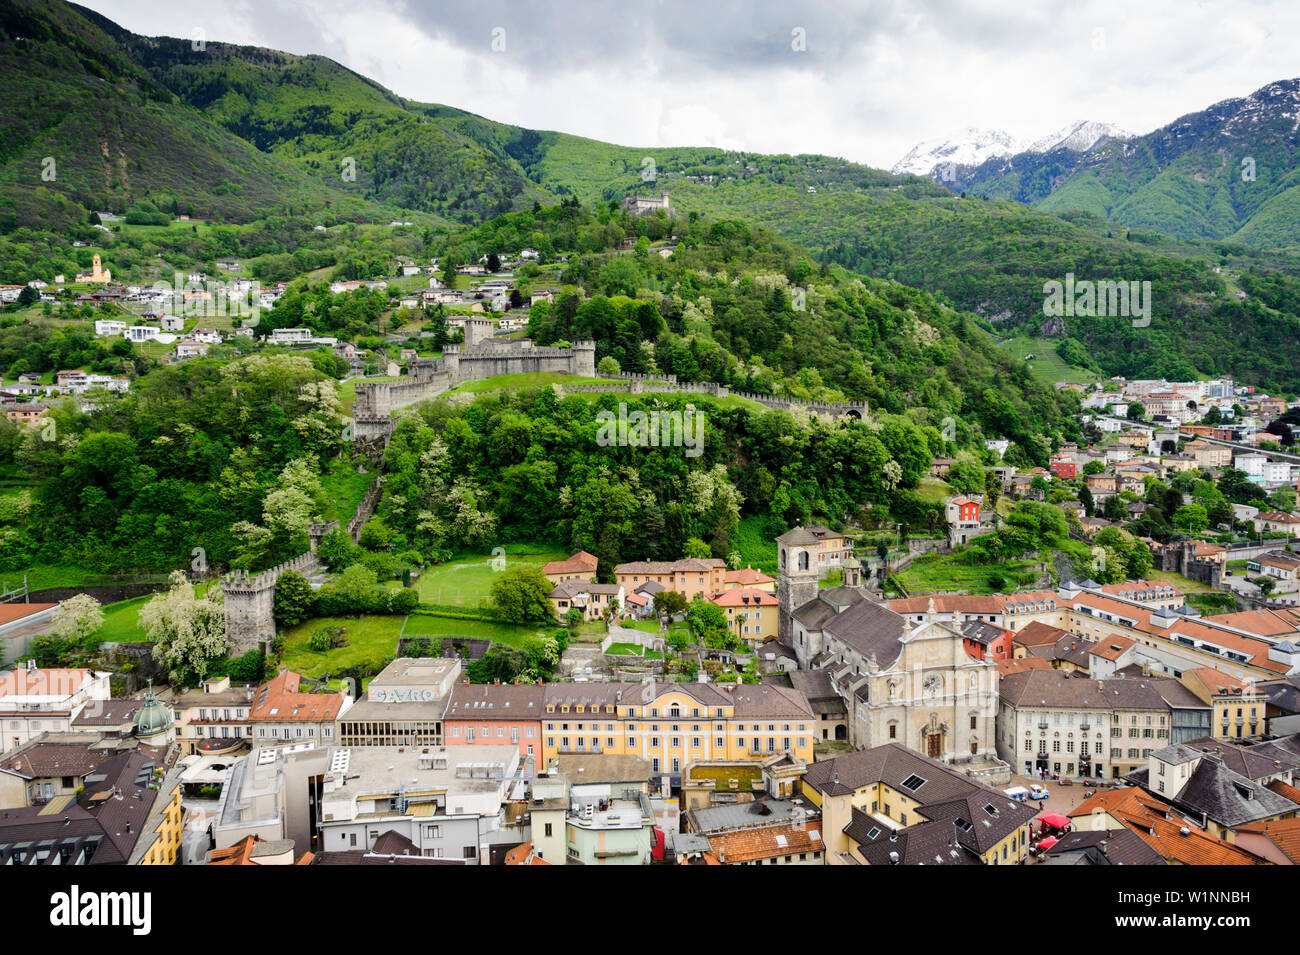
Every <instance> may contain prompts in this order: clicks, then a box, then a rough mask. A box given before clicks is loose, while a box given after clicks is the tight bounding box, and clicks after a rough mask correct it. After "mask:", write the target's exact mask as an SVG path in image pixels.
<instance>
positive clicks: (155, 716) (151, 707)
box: [135, 687, 172, 737]
mask: <svg viewBox="0 0 1300 955" xmlns="http://www.w3.org/2000/svg"><path fill="white" fill-rule="evenodd" d="M171 728H172V713H171V710H169V709H167V707H165V706H163V704H162V703H160V702H159V701H158V697H156V696H154V695H153V688H152V687H150V689H149V695H148V696H146V697H145V700H144V705H143V706H141V707H140V712H139V713H137V714H136V717H135V735H136V736H140V737H146V736H157V735H158V734H159V733H165V732H167V731H168V730H169V729H171Z"/></svg>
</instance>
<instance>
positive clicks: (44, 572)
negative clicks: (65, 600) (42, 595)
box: [0, 564, 97, 590]
mask: <svg viewBox="0 0 1300 955" xmlns="http://www.w3.org/2000/svg"><path fill="white" fill-rule="evenodd" d="M96 573H97V571H94V570H91V569H90V568H88V567H78V566H76V565H75V564H34V565H33V566H31V567H28V568H27V569H25V570H6V571H0V587H2V588H13V587H21V586H22V585H23V575H24V574H26V575H27V589H28V590H46V589H48V588H50V587H79V586H81V583H82V581H83V579H84V578H85V577H87V576H94V575H95V574H96Z"/></svg>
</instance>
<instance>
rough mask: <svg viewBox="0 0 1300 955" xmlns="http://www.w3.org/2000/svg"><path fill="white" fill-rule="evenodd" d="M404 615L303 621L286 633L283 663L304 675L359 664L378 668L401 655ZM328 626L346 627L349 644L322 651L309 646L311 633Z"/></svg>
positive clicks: (317, 673)
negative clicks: (399, 639) (311, 648)
mask: <svg viewBox="0 0 1300 955" xmlns="http://www.w3.org/2000/svg"><path fill="white" fill-rule="evenodd" d="M403 619H404V618H403V617H389V616H384V617H379V616H374V617H319V618H317V619H315V620H308V621H306V622H305V623H301V624H299V625H298V626H296V627H294V628H293V629H292V630H289V631H287V632H286V633H285V641H284V653H283V654H282V655H281V657H280V662H281V663H282V664H284V665H285V666H287V667H288V668H289V669H290V670H293V671H294V672H296V673H300V674H302V675H303V676H310V677H318V676H320V675H321V674H322V673H326V672H329V673H338V672H339V671H340V670H345V669H347V668H348V667H351V666H355V665H357V664H369V665H371V666H373V667H376V668H378V667H379V666H381V665H382V664H383V662H384V660H385V659H387V658H388V657H391V656H395V655H396V654H397V635H398V634H399V633H401V630H402V621H403ZM324 627H344V628H345V629H346V632H345V633H344V634H343V637H344V639H345V640H347V641H348V645H347V646H346V647H337V648H335V649H333V650H327V651H326V652H324V653H318V652H316V651H313V650H308V649H307V642H308V641H309V640H310V639H311V635H312V634H313V633H315V632H316V631H317V630H320V629H323V628H324Z"/></svg>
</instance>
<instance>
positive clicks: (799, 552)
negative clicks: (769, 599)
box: [776, 527, 820, 646]
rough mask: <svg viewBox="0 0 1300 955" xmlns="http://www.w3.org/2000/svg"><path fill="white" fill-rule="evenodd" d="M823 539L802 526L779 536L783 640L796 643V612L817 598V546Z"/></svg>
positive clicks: (779, 627) (778, 592) (780, 633)
mask: <svg viewBox="0 0 1300 955" xmlns="http://www.w3.org/2000/svg"><path fill="white" fill-rule="evenodd" d="M819 546H820V542H819V541H818V540H817V538H816V537H815V536H813V534H812V532H811V531H808V530H806V529H804V528H802V527H796V528H794V529H793V530H789V531H786V532H785V533H784V534H782V535H781V536H780V537H778V538H777V539H776V565H777V572H776V599H777V604H778V608H777V612H778V622H777V634H778V637H779V639H780V641H781V643H783V644H785V645H786V646H793V640H794V625H793V616H792V615H793V614H794V612H795V611H796V610H798V609H799V608H800V607H802V606H803V605H804V604H806V603H808V602H809V601H811V600H816V599H817V557H816V555H817V548H818V547H819Z"/></svg>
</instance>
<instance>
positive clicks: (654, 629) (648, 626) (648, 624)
mask: <svg viewBox="0 0 1300 955" xmlns="http://www.w3.org/2000/svg"><path fill="white" fill-rule="evenodd" d="M618 626H620V627H622V628H623V629H625V630H640V631H641V632H642V633H658V632H659V621H658V620H621V621H619V623H618Z"/></svg>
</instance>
